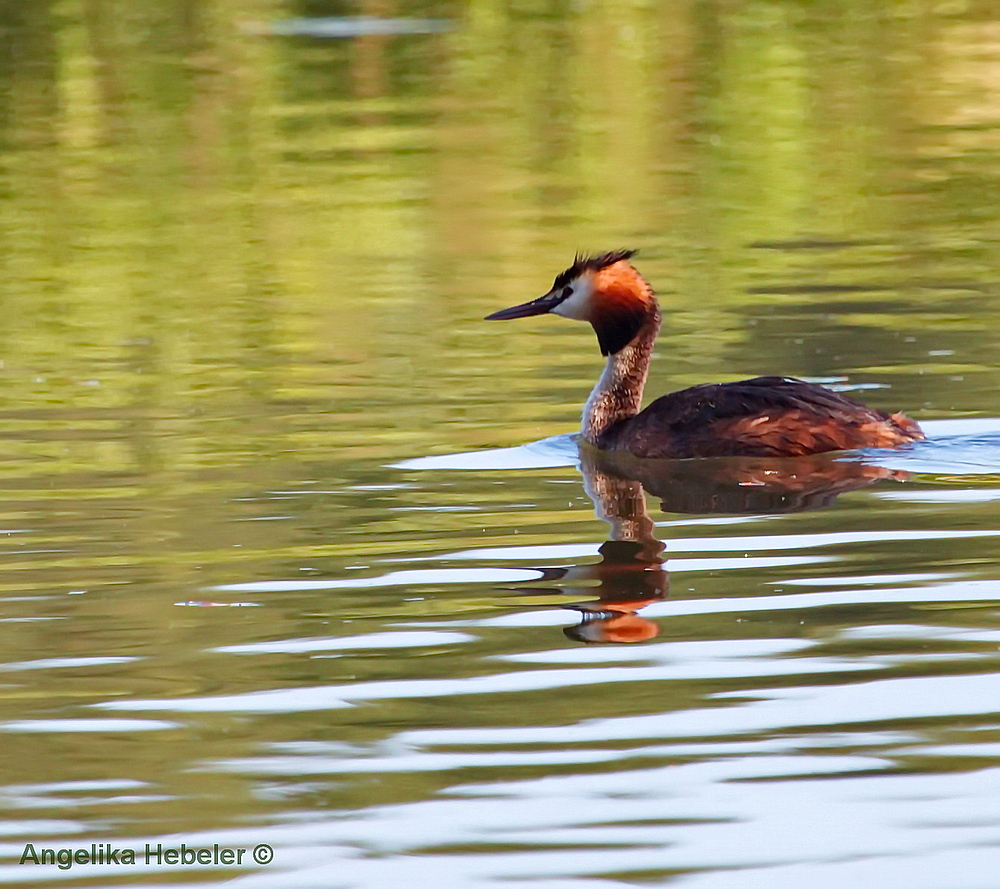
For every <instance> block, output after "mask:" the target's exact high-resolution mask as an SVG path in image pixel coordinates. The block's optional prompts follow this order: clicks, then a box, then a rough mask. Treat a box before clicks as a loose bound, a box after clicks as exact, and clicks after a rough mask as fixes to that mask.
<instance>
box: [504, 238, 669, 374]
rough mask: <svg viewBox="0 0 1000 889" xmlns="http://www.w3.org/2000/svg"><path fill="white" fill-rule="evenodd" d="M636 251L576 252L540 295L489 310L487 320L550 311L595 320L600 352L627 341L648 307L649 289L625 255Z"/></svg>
mask: <svg viewBox="0 0 1000 889" xmlns="http://www.w3.org/2000/svg"><path fill="white" fill-rule="evenodd" d="M635 252H636V251H635V250H616V251H614V252H611V253H602V254H601V255H600V256H579V255H578V256H577V257H576V259H575V260H574V261H573V265H571V266H570V267H569V268H568V269H566V271H564V272H561V273H560V274H558V275H556V279H555V281H554V282H553V284H552V289H551V290H549V292H548V293H546V294H545V295H544V296H540V297H538V299H533V300H531V302H526V303H522V304H521V305H519V306H511V308H509V309H501V310H500V311H499V312H494V313H493V314H492V315H487V316H486V320H487V321H507V320H509V319H511V318H527V317H528V316H530V315H544V314H546V313H549V312H551V313H552V314H554V315H562V316H563V317H564V318H573V319H574V320H576V321H589V322H590V323H591V325H593V328H594V332H595V333H596V334H597V340H598V342H599V343H600V345H601V354H602V355H611V354H613V353H615V352H619V351H621V350H622V349H624V348H625V346H627V345H628V344H629V343H630V342H631V341H632V339H633V338H634V337H635V335H636V334H637V333H638V332H639V329H640V328H641V327H642V325H643V324H644V323H645V322H646V320H647V318H649V316H650V314H651V313H652V312H655V308H656V300H655V299H654V298H653V289H652V288H651V287H650V286H649V284H647V283H646V281H645V279H643V277H642V275H640V274H639V272H638V271H636V269H635V267H634V266H633V265H632V264H631V263H630V262H629V259H631V257H633V256H634V255H635Z"/></svg>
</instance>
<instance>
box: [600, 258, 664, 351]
mask: <svg viewBox="0 0 1000 889" xmlns="http://www.w3.org/2000/svg"><path fill="white" fill-rule="evenodd" d="M592 286H593V297H592V299H591V305H590V311H589V313H588V320H589V321H590V323H591V325H592V326H593V328H594V332H595V333H596V334H597V341H598V343H600V346H601V354H602V355H613V354H614V353H615V352H620V351H621V350H622V349H624V348H625V346H627V345H628V344H629V343H630V342H632V340H633V339H635V337H636V335H637V334H638V333H639V330H640V329H641V328H642V326H643V324H645V323H646V322H647V320H649V318H650V315H651V314H652V313H653V311H654V310H655V306H656V300H655V299H654V298H653V288H652V287H650V286H649V284H647V283H646V281H645V279H644V278H643V277H642V275H640V274H639V273H638V272H637V271H636V270H635V269H634V268H633V267H632V265H631V264H630V263H628V262H627V261H625V260H621V261H619V262H616V263H614V264H612V265H609V266H606V267H605V268H603V269H601V270H600V271H598V272H596V273H595V274H594V279H593V285H592Z"/></svg>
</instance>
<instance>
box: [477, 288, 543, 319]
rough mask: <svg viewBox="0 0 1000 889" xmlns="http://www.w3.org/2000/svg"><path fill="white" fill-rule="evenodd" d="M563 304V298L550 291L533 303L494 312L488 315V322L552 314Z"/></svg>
mask: <svg viewBox="0 0 1000 889" xmlns="http://www.w3.org/2000/svg"><path fill="white" fill-rule="evenodd" d="M560 302H562V297H561V296H560V295H559V294H557V293H555V292H553V291H551V290H550V291H549V292H548V293H546V294H545V296H540V297H538V299H533V300H532V301H531V302H527V303H521V305H519V306H511V307H510V308H509V309H501V310H500V311H499V312H494V313H493V314H492V315H487V316H486V319H485V320H487V321H509V320H510V319H511V318H527V317H529V316H530V315H544V314H545V313H546V312H551V311H552V310H553V309H554V308H555V307H556V306H557V305H559V303H560Z"/></svg>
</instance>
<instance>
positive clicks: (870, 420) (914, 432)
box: [602, 377, 924, 458]
mask: <svg viewBox="0 0 1000 889" xmlns="http://www.w3.org/2000/svg"><path fill="white" fill-rule="evenodd" d="M923 437H924V436H923V433H922V432H921V431H920V427H919V426H917V424H916V423H914V422H913V421H912V420H910V419H909V418H908V417H905V416H903V415H902V414H897V415H895V416H892V417H890V416H889V415H888V414H886V413H884V412H883V411H880V410H876V409H875V408H870V407H867V406H866V405H863V404H860V403H859V402H857V401H854V400H853V399H850V398H847V397H846V396H844V395H841V394H839V393H837V392H831V391H830V390H829V389H824V388H823V387H822V386H817V385H815V384H813V383H805V382H803V381H802V380H795V379H789V378H787V377H756V378H754V379H752V380H743V381H741V382H739V383H716V384H705V385H701V386H692V387H691V388H690V389H682V390H681V391H679V392H673V393H671V394H670V395H664V396H663V397H662V398H658V399H657V400H656V401H654V402H653V403H652V404H651V405H649V407H647V408H646V409H645V410H644V411H642V412H641V413H640V414H638V415H637V416H635V417H633V418H632V419H630V420H626V421H625V422H624V423H623V424H621V425H620V426H618V427H613V428H612V429H610V430H609V431H608V433H607V440H606V442H603V443H602V446H607V447H608V448H609V449H613V450H626V451H629V452H630V453H633V454H636V455H637V456H640V457H674V458H678V457H724V456H748V457H787V456H802V455H805V454H819V453H823V452H825V451H839V450H848V449H851V448H865V447H876V448H892V447H899V446H900V445H902V444H905V443H906V442H910V441H916V440H919V439H921V438H923Z"/></svg>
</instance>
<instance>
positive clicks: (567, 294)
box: [562, 287, 573, 299]
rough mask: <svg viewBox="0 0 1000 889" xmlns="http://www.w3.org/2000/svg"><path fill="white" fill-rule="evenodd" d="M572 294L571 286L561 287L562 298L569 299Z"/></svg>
mask: <svg viewBox="0 0 1000 889" xmlns="http://www.w3.org/2000/svg"><path fill="white" fill-rule="evenodd" d="M572 295H573V288H572V287H566V288H564V289H563V293H562V298H563V299H569V298H570V297H571V296H572Z"/></svg>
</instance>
